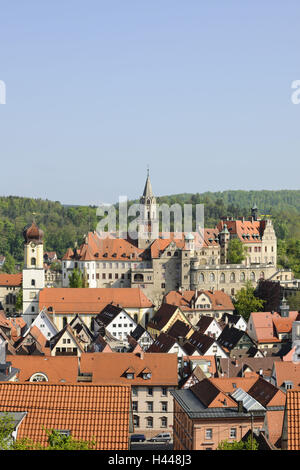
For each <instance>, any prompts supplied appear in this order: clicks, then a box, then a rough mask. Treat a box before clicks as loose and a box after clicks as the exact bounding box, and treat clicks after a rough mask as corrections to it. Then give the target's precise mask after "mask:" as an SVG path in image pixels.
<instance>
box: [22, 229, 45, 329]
mask: <svg viewBox="0 0 300 470" xmlns="http://www.w3.org/2000/svg"><path fill="white" fill-rule="evenodd" d="M23 236H24V255H25V256H24V268H23V317H24V320H25V321H26V323H27V326H30V325H31V323H32V322H33V320H34V319H35V318H36V316H37V315H38V313H39V292H40V290H41V289H43V288H44V287H45V273H44V246H43V237H44V233H43V231H42V230H40V229H39V228H38V226H37V225H36V223H35V222H32V224H29V225H27V226H26V227H25V228H24V230H23Z"/></svg>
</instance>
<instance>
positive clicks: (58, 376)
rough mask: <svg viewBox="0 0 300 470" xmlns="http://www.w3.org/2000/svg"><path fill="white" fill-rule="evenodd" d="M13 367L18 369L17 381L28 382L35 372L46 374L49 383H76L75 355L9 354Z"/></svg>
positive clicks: (76, 360)
mask: <svg viewBox="0 0 300 470" xmlns="http://www.w3.org/2000/svg"><path fill="white" fill-rule="evenodd" d="M9 361H10V362H11V363H12V366H13V367H16V368H17V369H19V374H18V380H19V382H29V380H30V378H31V377H32V376H33V375H34V374H37V373H40V374H43V375H44V376H46V378H47V380H48V382H49V383H52V384H59V383H71V384H76V382H77V376H78V358H77V357H76V356H64V357H63V356H34V355H32V356H30V357H28V355H16V356H9Z"/></svg>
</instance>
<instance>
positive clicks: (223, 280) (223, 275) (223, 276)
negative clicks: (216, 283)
mask: <svg viewBox="0 0 300 470" xmlns="http://www.w3.org/2000/svg"><path fill="white" fill-rule="evenodd" d="M220 282H225V274H224V273H221V275H220Z"/></svg>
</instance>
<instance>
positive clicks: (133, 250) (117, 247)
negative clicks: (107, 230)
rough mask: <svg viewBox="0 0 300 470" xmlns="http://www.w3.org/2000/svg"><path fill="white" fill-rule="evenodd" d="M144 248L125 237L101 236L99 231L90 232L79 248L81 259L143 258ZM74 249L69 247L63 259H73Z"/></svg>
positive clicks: (115, 259)
mask: <svg viewBox="0 0 300 470" xmlns="http://www.w3.org/2000/svg"><path fill="white" fill-rule="evenodd" d="M142 254H143V250H141V249H139V248H137V247H136V246H135V245H133V244H132V243H130V242H129V241H128V240H125V239H123V238H108V237H107V238H101V237H99V235H98V234H97V232H89V233H88V235H87V237H86V240H85V243H83V244H82V245H81V246H80V247H79V248H78V249H77V256H78V259H79V260H80V261H92V260H94V261H100V260H101V261H107V260H114V261H117V260H118V261H126V260H128V259H133V260H139V261H140V260H141V259H142V256H141V255H142ZM73 255H74V250H72V249H71V248H68V250H67V251H66V253H65V255H64V256H63V258H62V259H63V260H70V259H73Z"/></svg>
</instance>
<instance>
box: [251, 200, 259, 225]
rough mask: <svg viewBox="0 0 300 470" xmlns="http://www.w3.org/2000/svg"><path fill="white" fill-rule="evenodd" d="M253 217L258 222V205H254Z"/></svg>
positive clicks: (252, 209)
mask: <svg viewBox="0 0 300 470" xmlns="http://www.w3.org/2000/svg"><path fill="white" fill-rule="evenodd" d="M251 217H252V219H253V220H255V221H256V220H258V208H257V205H256V204H254V206H252V208H251Z"/></svg>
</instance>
